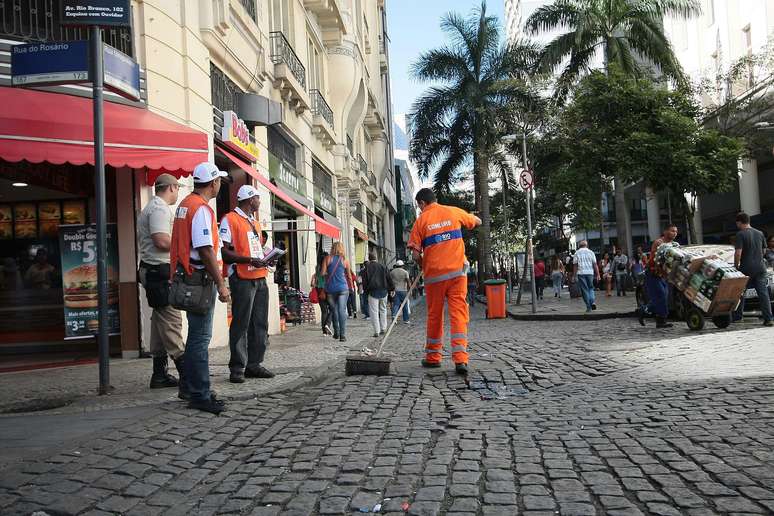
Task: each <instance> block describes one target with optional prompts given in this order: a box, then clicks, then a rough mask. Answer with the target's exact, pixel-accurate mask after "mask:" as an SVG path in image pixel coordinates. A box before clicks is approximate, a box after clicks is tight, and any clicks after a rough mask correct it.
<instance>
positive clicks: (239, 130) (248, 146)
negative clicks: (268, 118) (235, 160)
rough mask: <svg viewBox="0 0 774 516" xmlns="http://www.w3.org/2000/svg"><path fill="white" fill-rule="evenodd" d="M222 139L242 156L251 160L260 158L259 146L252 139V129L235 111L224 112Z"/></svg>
mask: <svg viewBox="0 0 774 516" xmlns="http://www.w3.org/2000/svg"><path fill="white" fill-rule="evenodd" d="M221 140H223V143H225V144H226V145H227V146H228V147H229V148H230V149H232V150H234V151H236V152H237V153H239V154H240V155H241V156H242V157H244V158H246V159H248V160H250V161H256V160H258V147H256V146H255V144H254V143H252V142H251V141H250V129H248V128H247V125H245V123H244V121H242V120H241V119H240V118H239V117H238V116H237V114H236V113H235V112H233V111H224V112H223V132H222V133H221Z"/></svg>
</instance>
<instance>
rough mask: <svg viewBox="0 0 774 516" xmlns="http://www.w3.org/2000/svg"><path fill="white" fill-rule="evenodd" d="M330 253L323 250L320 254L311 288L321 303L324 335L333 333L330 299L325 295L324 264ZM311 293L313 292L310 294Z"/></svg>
mask: <svg viewBox="0 0 774 516" xmlns="http://www.w3.org/2000/svg"><path fill="white" fill-rule="evenodd" d="M327 256H328V253H326V252H325V251H323V253H322V254H321V255H320V259H319V260H318V262H317V269H315V272H314V274H313V275H312V284H311V289H312V291H313V292H314V295H315V296H317V300H316V301H314V302H315V303H319V304H320V326H321V327H322V333H323V335H330V334H331V310H330V308H329V307H328V300H327V299H326V297H325V274H324V273H323V268H322V264H323V261H324V260H325V258H326V257H327ZM310 295H311V294H310Z"/></svg>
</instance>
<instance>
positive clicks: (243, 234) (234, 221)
mask: <svg viewBox="0 0 774 516" xmlns="http://www.w3.org/2000/svg"><path fill="white" fill-rule="evenodd" d="M223 218H224V219H226V220H228V227H229V229H230V230H231V245H233V246H234V252H235V253H236V254H237V255H239V256H253V255H254V254H255V251H256V249H251V246H258V247H259V248H260V246H261V235H260V234H259V233H258V228H255V227H254V226H253V224H250V221H249V220H247V219H246V218H244V217H243V216H242V215H240V214H239V213H237V212H235V211H230V212H228V213H227V214H226V216H225V217H223ZM253 257H254V258H256V257H257V256H253ZM234 265H235V266H236V273H237V276H238V277H239V278H241V279H259V278H265V277H266V276H267V275H268V274H269V271H268V270H266V267H260V268H257V267H253V266H252V265H250V264H249V263H235V264H234ZM227 274H228V270H227V269H224V273H223V275H224V276H226V275H227Z"/></svg>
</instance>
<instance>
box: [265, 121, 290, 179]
mask: <svg viewBox="0 0 774 516" xmlns="http://www.w3.org/2000/svg"><path fill="white" fill-rule="evenodd" d="M266 133H267V135H268V140H269V152H271V153H272V154H274V156H276V157H277V158H279V159H281V160H282V161H284V162H285V163H286V164H287V165H288V166H290V167H292V168H293V169H294V170H295V169H296V146H295V145H293V143H291V142H290V141H288V139H287V138H285V137H284V136H283V135H282V134H281V133H280V132H279V131H277V130H276V129H274V128H273V127H268V128H267V130H266Z"/></svg>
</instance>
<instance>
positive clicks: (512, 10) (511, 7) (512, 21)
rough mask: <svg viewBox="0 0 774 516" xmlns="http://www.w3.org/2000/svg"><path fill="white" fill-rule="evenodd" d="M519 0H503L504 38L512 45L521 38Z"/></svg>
mask: <svg viewBox="0 0 774 516" xmlns="http://www.w3.org/2000/svg"><path fill="white" fill-rule="evenodd" d="M521 32H522V27H521V0H505V38H506V39H507V40H508V43H513V42H514V41H516V40H517V39H518V38H519V36H521Z"/></svg>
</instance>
